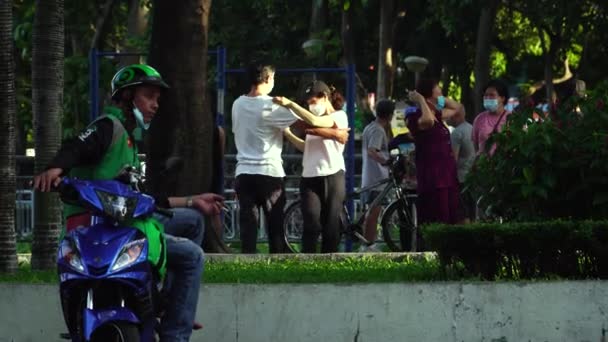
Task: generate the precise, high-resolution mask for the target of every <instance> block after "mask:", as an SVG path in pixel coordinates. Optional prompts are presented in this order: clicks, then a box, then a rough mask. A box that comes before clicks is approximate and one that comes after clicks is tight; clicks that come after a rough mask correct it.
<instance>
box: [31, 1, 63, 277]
mask: <svg viewBox="0 0 608 342" xmlns="http://www.w3.org/2000/svg"><path fill="white" fill-rule="evenodd" d="M63 30H64V22H63V0H38V1H36V13H35V15H34V29H33V54H32V109H33V114H34V130H35V140H36V162H35V166H34V169H35V173H39V172H41V171H43V170H44V169H45V167H46V165H47V164H48V163H49V162H50V161H51V159H52V158H53V157H54V156H55V153H56V152H57V150H58V148H59V146H60V145H61V112H62V103H63V60H64V51H63V48H64V32H63ZM34 208H35V219H34V233H33V242H32V268H33V269H53V268H54V267H55V261H56V253H57V237H58V235H59V230H60V228H61V203H60V202H59V198H58V196H57V193H36V195H35V197H34Z"/></svg>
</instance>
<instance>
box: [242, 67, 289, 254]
mask: <svg viewBox="0 0 608 342" xmlns="http://www.w3.org/2000/svg"><path fill="white" fill-rule="evenodd" d="M274 73H275V68H274V67H273V66H272V65H266V64H256V65H250V66H249V67H248V68H247V76H248V77H249V82H250V85H251V87H250V90H249V93H247V94H246V95H241V96H240V97H239V98H238V99H236V101H234V104H233V105H232V131H233V132H234V140H235V143H236V148H237V156H236V159H237V165H236V182H235V190H236V193H237V196H238V200H239V206H240V216H239V225H240V231H241V243H242V245H241V250H242V252H243V253H255V252H256V242H257V226H258V209H259V207H262V209H263V210H264V215H265V217H266V221H267V224H268V235H269V236H268V239H269V249H270V253H281V252H284V251H285V250H284V248H285V241H284V235H283V231H282V229H283V209H284V207H285V185H284V182H283V178H284V177H285V171H284V170H283V160H282V159H281V152H282V150H283V130H284V129H285V128H287V127H289V126H290V125H291V124H293V123H294V122H296V120H298V117H297V116H295V114H293V112H292V111H291V110H289V109H287V108H285V107H282V106H279V105H277V104H274V103H273V102H272V98H271V97H270V96H268V94H269V93H270V92H271V91H272V87H273V86H274Z"/></svg>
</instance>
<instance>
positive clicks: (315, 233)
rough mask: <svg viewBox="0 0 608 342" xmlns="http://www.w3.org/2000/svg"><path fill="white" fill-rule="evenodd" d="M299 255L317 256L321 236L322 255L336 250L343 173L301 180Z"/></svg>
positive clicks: (343, 193) (342, 191) (342, 193)
mask: <svg viewBox="0 0 608 342" xmlns="http://www.w3.org/2000/svg"><path fill="white" fill-rule="evenodd" d="M300 195H301V197H302V216H303V220H304V231H303V232H302V252H304V253H316V250H317V240H318V239H319V233H321V253H333V252H337V251H338V244H339V243H340V214H341V213H342V206H343V202H344V196H345V195H346V189H345V187H344V171H338V172H337V173H335V174H333V175H329V176H323V177H311V178H302V181H301V182H300Z"/></svg>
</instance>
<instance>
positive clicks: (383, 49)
mask: <svg viewBox="0 0 608 342" xmlns="http://www.w3.org/2000/svg"><path fill="white" fill-rule="evenodd" d="M394 9H395V2H394V0H383V1H381V2H380V30H379V39H378V41H379V42H380V44H379V46H378V78H377V84H376V96H377V98H378V99H379V100H380V99H383V98H388V97H391V96H392V94H393V79H394V75H395V63H394V62H393V61H394V55H395V54H394V51H393V37H394V27H395V25H394V22H395V13H394V12H395V11H394Z"/></svg>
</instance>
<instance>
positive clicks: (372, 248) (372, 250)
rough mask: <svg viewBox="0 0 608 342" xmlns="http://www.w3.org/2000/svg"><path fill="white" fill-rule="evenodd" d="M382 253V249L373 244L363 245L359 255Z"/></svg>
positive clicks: (360, 247)
mask: <svg viewBox="0 0 608 342" xmlns="http://www.w3.org/2000/svg"><path fill="white" fill-rule="evenodd" d="M379 252H381V250H380V248H378V245H376V244H375V243H372V244H371V245H369V246H368V245H365V244H363V245H361V246H359V253H379Z"/></svg>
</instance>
